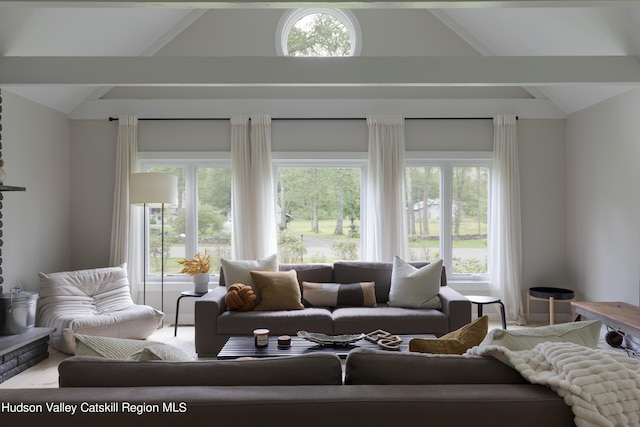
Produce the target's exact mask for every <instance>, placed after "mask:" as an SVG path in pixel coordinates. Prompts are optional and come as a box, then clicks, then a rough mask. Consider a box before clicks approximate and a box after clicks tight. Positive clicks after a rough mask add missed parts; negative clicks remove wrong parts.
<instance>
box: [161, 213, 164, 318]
mask: <svg viewBox="0 0 640 427" xmlns="http://www.w3.org/2000/svg"><path fill="white" fill-rule="evenodd" d="M161 217H162V225H161V228H160V230H161V236H160V247H161V248H160V311H162V312H163V313H164V203H163V204H162V216H161Z"/></svg>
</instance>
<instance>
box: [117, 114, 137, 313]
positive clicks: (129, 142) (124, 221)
mask: <svg viewBox="0 0 640 427" xmlns="http://www.w3.org/2000/svg"><path fill="white" fill-rule="evenodd" d="M138 171H139V163H138V118H137V117H135V116H120V117H119V118H118V139H117V142H116V174H115V188H114V193H113V216H112V220H111V245H110V250H109V264H110V265H111V266H118V265H122V264H125V263H126V265H127V274H128V276H129V282H130V286H131V297H132V298H133V301H134V302H137V300H138V289H139V283H140V278H141V277H142V274H143V272H142V268H141V267H140V265H141V264H142V261H143V260H142V256H143V255H142V242H141V240H140V235H141V234H142V229H141V228H140V227H141V226H142V225H141V221H142V212H138V209H135V207H133V206H131V205H130V204H129V177H130V176H131V174H132V173H136V172H138Z"/></svg>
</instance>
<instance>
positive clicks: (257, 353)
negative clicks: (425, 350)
mask: <svg viewBox="0 0 640 427" xmlns="http://www.w3.org/2000/svg"><path fill="white" fill-rule="evenodd" d="M399 337H400V338H402V343H401V344H400V351H407V350H408V348H409V341H411V339H412V338H435V337H436V336H435V335H431V334H421V335H399ZM358 347H364V348H371V349H376V350H380V349H381V347H380V346H379V345H378V344H376V343H373V342H371V341H368V340H366V339H364V338H363V339H361V340H360V341H357V342H355V343H353V344H349V345H347V346H321V345H319V344H316V343H314V342H311V341H308V340H305V339H304V338H300V337H298V336H292V337H291V346H290V347H279V346H278V337H275V336H269V344H268V345H267V346H266V347H256V346H255V341H254V339H253V336H233V337H231V338H229V340H228V341H227V343H226V344H225V345H224V347H222V350H220V353H218V359H237V358H239V357H281V356H292V355H297V354H306V353H316V352H326V353H334V354H336V355H338V357H340V358H341V359H346V358H347V354H349V352H350V351H351V350H353V349H354V348H358ZM388 351H393V350H388Z"/></svg>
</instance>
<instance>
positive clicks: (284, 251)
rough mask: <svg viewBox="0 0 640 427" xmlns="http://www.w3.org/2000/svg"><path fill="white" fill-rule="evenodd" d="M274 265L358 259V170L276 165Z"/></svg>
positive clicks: (359, 218) (359, 177) (360, 177)
mask: <svg viewBox="0 0 640 427" xmlns="http://www.w3.org/2000/svg"><path fill="white" fill-rule="evenodd" d="M276 170H277V199H276V200H277V205H278V206H277V216H276V219H278V260H279V262H283V263H301V262H322V263H324V262H327V263H329V262H333V261H335V260H358V259H360V253H361V248H360V246H361V245H360V225H361V211H360V206H361V203H360V199H361V198H360V191H361V188H362V185H361V179H362V167H361V166H347V165H345V166H344V167H336V166H321V165H318V164H316V165H309V166H285V165H282V166H279V167H277V168H276Z"/></svg>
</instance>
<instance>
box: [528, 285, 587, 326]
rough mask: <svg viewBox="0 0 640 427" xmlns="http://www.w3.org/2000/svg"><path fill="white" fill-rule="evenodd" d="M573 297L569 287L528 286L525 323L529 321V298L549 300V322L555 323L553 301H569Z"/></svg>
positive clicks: (572, 299) (573, 298)
mask: <svg viewBox="0 0 640 427" xmlns="http://www.w3.org/2000/svg"><path fill="white" fill-rule="evenodd" d="M575 299H576V298H575V296H574V293H573V291H572V290H570V289H562V288H548V287H536V288H529V293H527V323H529V322H530V321H531V320H530V317H531V300H538V301H541V300H542V301H547V300H548V301H549V324H550V325H553V324H554V323H555V318H554V316H555V310H554V301H560V302H571V301H575Z"/></svg>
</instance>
